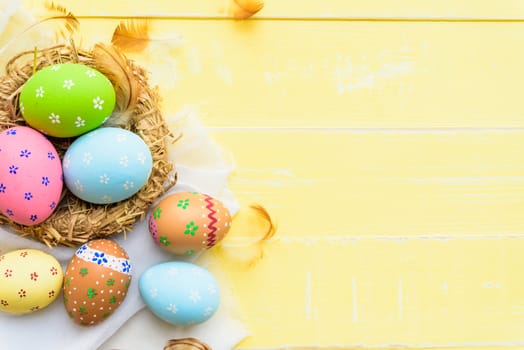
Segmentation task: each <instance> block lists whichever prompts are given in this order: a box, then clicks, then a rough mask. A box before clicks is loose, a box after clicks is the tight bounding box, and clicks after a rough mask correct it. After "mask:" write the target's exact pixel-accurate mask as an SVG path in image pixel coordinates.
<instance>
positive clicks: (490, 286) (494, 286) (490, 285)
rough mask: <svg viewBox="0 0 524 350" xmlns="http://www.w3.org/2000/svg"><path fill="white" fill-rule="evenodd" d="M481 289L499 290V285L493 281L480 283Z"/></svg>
mask: <svg viewBox="0 0 524 350" xmlns="http://www.w3.org/2000/svg"><path fill="white" fill-rule="evenodd" d="M482 288H484V289H499V288H500V284H499V283H498V282H494V281H486V282H482Z"/></svg>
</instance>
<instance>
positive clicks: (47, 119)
mask: <svg viewBox="0 0 524 350" xmlns="http://www.w3.org/2000/svg"><path fill="white" fill-rule="evenodd" d="M115 100H116V96H115V90H114V88H113V85H112V84H111V82H110V81H109V79H108V78H107V77H106V76H105V75H103V74H102V73H100V72H99V71H97V70H96V69H93V68H91V67H88V66H86V65H83V64H78V63H63V64H54V65H51V66H47V67H44V68H42V69H41V70H39V71H37V72H36V73H35V74H34V75H32V76H31V77H30V78H29V79H28V80H27V81H26V83H25V84H24V85H23V87H22V90H21V91H20V102H19V103H20V104H19V108H20V112H21V113H22V116H23V118H24V120H25V121H26V123H27V124H28V125H29V126H31V127H33V128H34V129H37V130H40V131H41V132H43V133H45V134H47V135H50V136H55V137H72V136H78V135H81V134H84V133H86V132H88V131H90V130H93V129H95V128H97V127H99V126H100V125H102V124H103V122H104V121H105V120H106V119H107V118H108V117H110V116H111V114H112V113H113V109H114V107H115Z"/></svg>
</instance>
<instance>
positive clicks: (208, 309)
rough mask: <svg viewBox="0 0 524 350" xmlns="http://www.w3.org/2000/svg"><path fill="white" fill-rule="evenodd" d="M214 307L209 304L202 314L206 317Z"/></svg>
mask: <svg viewBox="0 0 524 350" xmlns="http://www.w3.org/2000/svg"><path fill="white" fill-rule="evenodd" d="M213 311H214V309H213V308H212V307H211V306H208V307H206V309H205V310H204V316H205V317H207V316H209V315H211V314H212V313H213Z"/></svg>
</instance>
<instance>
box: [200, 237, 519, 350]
mask: <svg viewBox="0 0 524 350" xmlns="http://www.w3.org/2000/svg"><path fill="white" fill-rule="evenodd" d="M345 234H346V235H347V236H346V238H349V239H347V240H346V239H343V238H340V239H336V240H323V239H320V240H318V241H314V242H311V241H308V240H305V239H302V238H299V239H295V238H294V237H295V236H296V235H297V232H296V231H281V232H280V235H279V236H278V238H276V239H275V240H274V241H273V242H272V243H271V244H270V245H269V246H268V247H267V250H266V255H265V258H264V260H262V261H261V262H260V263H259V264H258V265H255V266H251V267H249V268H245V267H244V268H242V267H241V266H239V265H238V264H233V263H231V262H228V261H224V260H220V258H218V260H213V264H211V265H210V268H211V270H212V271H213V272H216V273H217V274H219V275H221V276H223V277H224V276H225V277H224V280H222V281H221V283H222V285H224V286H227V287H228V288H231V289H230V290H232V291H233V293H234V295H235V297H236V300H237V302H238V306H239V310H241V316H242V319H243V321H244V322H245V324H246V326H247V327H248V328H249V329H250V330H251V331H252V332H253V334H255V336H254V337H251V338H248V339H247V340H246V341H244V342H243V343H241V344H240V346H239V348H240V349H270V348H271V349H284V348H286V349H287V348H293V347H299V348H300V347H308V346H309V347H312V346H320V347H324V348H339V347H340V348H343V349H345V348H347V349H354V348H359V349H360V348H374V349H375V348H377V349H386V348H388V349H389V348H394V349H401V348H410V349H412V348H414V349H427V348H430V349H434V348H453V349H455V348H470V349H471V348H481V347H482V348H484V347H485V346H486V347H488V346H492V347H494V348H499V349H502V348H513V347H514V348H522V347H524V338H523V337H522V334H523V333H524V332H523V327H524V326H523V325H524V312H523V310H524V279H523V278H521V277H519V274H518V273H517V274H516V273H515V272H516V271H522V270H523V269H524V259H523V258H522V250H523V249H524V240H523V239H522V237H520V238H500V239H498V238H493V239H476V240H470V239H462V238H458V239H451V240H438V239H417V238H406V239H403V240H398V241H396V240H380V239H373V238H371V239H365V240H360V241H352V240H351V232H346V233H345ZM268 320H271V321H270V322H268Z"/></svg>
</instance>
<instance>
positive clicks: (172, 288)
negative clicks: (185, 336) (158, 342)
mask: <svg viewBox="0 0 524 350" xmlns="http://www.w3.org/2000/svg"><path fill="white" fill-rule="evenodd" d="M138 288H139V290H140V295H141V296H142V299H143V300H144V302H145V303H146V305H147V307H148V308H149V309H150V310H151V312H153V314H155V315H156V316H157V317H159V318H160V319H162V320H164V321H166V322H168V323H171V324H174V325H193V324H198V323H202V322H205V321H207V320H208V319H210V318H211V316H213V315H214V314H215V312H216V311H217V309H218V307H219V304H220V289H219V286H218V283H217V281H216V279H215V277H214V276H213V275H212V274H211V273H210V272H209V271H207V270H206V269H204V268H202V267H200V266H198V265H195V264H192V263H189V262H182V261H170V262H165V263H161V264H158V265H154V266H152V267H150V268H149V269H148V270H146V271H145V272H144V273H142V275H141V276H140V280H139V282H138Z"/></svg>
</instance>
